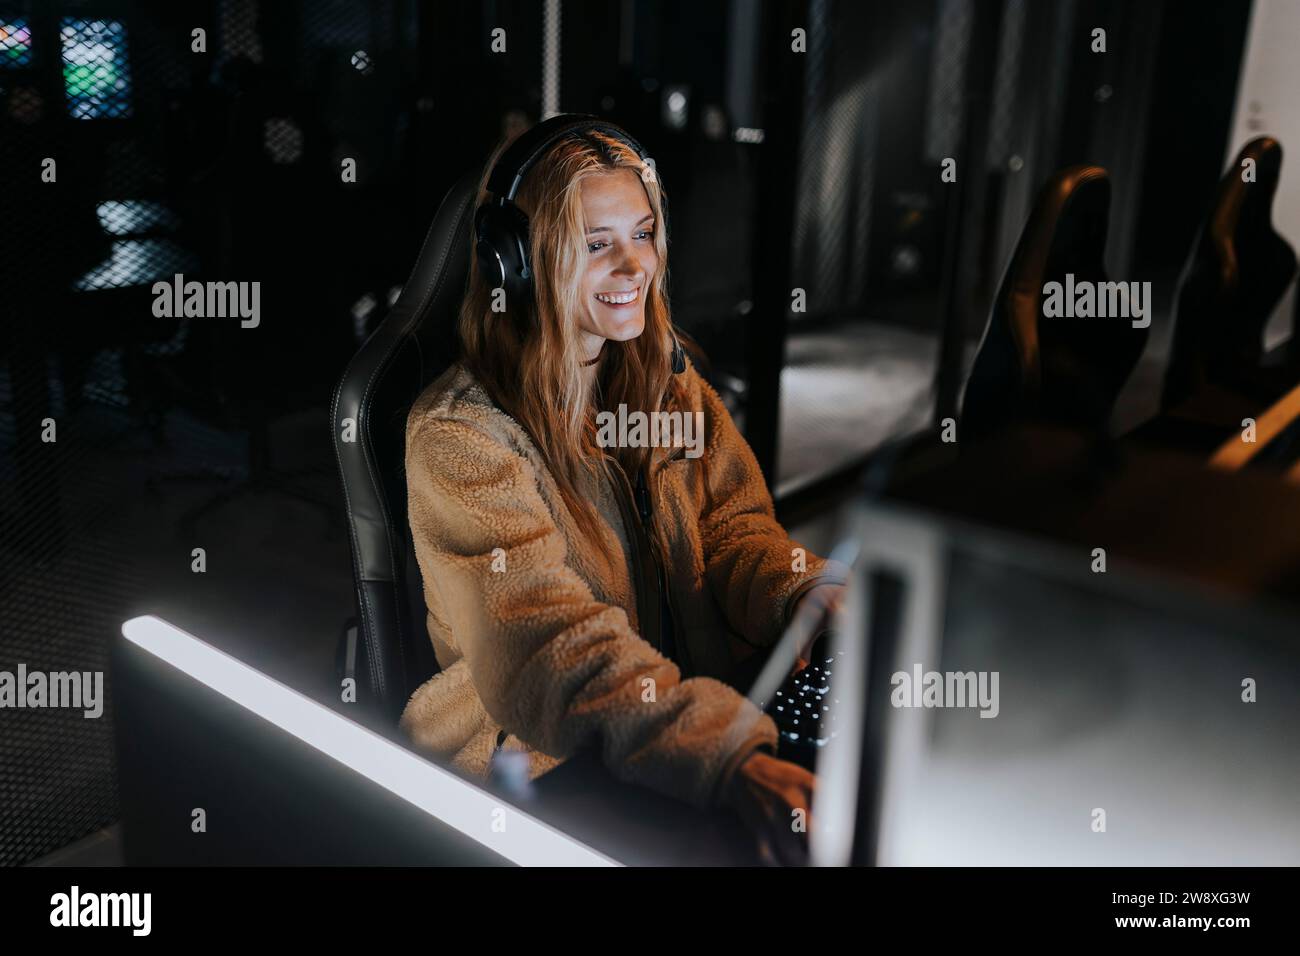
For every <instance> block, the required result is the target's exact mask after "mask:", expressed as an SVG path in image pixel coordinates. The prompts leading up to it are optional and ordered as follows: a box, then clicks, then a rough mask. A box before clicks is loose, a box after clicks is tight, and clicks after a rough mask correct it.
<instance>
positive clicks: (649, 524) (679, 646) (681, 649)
mask: <svg viewBox="0 0 1300 956" xmlns="http://www.w3.org/2000/svg"><path fill="white" fill-rule="evenodd" d="M668 460H672V459H671V457H670V458H669V459H668ZM664 464H667V462H664V463H662V464H661V465H660V467H659V470H658V471H656V472H653V474H654V477H655V491H656V492H657V493H658V495H659V500H660V501H662V500H663V478H664V468H663V465H664ZM647 467H648V466H647ZM636 478H637V503H638V505H639V506H640V508H641V521H642V522H643V523H644V525H645V529H646V533H647V536H648V537H649V538H650V544H651V547H652V548H653V550H654V554H655V557H656V559H657V560H656V561H655V571H656V572H657V573H658V576H659V590H660V592H661V593H662V594H663V596H664V601H665V603H666V604H667V605H668V613H669V615H670V616H671V618H672V622H671V623H672V628H673V647H674V648H676V650H677V657H678V663H679V664H680V665H682V667H683V669H685V668H686V665H687V663H688V662H689V660H690V657H689V655H688V654H687V652H686V647H685V642H684V641H683V640H682V630H681V627H680V626H679V623H678V622H680V621H681V617H680V616H679V615H678V613H677V606H676V604H674V603H673V592H672V588H670V587H669V586H668V572H667V565H668V559H667V556H666V555H665V553H664V548H663V542H662V541H661V540H660V538H659V535H658V533H657V531H656V529H655V523H654V510H653V508H652V507H651V503H650V502H651V499H650V491H649V489H648V488H646V484H645V475H644V473H643V472H642V473H638V474H637V476H636ZM662 623H663V622H662V621H661V622H660V626H661V628H662Z"/></svg>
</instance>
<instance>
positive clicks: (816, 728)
mask: <svg viewBox="0 0 1300 956" xmlns="http://www.w3.org/2000/svg"><path fill="white" fill-rule="evenodd" d="M843 654H844V651H843V650H840V651H837V652H835V653H834V654H833V655H832V654H830V653H828V652H821V653H818V654H817V655H815V657H814V659H813V660H812V661H811V662H810V663H809V664H808V666H807V667H805V668H804V669H803V670H802V671H800V672H799V673H797V674H791V675H790V676H789V677H787V678H786V680H785V683H783V684H782V685H781V687H780V689H779V690H777V692H776V694H775V695H774V696H773V698H772V699H771V700H770V701H768V702H767V703H766V704H765V705H764V707H763V710H764V711H765V712H766V713H767V714H768V715H770V716H771V718H772V720H774V721H775V722H776V729H777V731H778V732H779V733H780V735H781V736H780V741H779V743H778V745H777V756H779V757H781V758H782V759H783V760H792V761H794V762H795V763H798V764H802V765H803V766H805V767H807V768H808V769H810V770H811V769H812V766H813V764H814V763H815V762H816V759H817V752H818V750H819V749H820V748H821V747H823V746H825V745H826V742H827V741H828V740H830V739H831V738H832V737H834V736H835V730H836V728H835V713H836V706H835V705H836V704H837V703H839V701H838V700H837V699H836V697H835V691H834V689H833V684H832V681H833V678H834V671H835V665H836V664H837V662H839V661H840V660H842V655H843Z"/></svg>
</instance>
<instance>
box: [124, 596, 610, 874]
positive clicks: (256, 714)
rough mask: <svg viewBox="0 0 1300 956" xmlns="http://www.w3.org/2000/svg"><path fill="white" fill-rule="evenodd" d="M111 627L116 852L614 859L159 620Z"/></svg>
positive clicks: (434, 861) (288, 860) (412, 859)
mask: <svg viewBox="0 0 1300 956" xmlns="http://www.w3.org/2000/svg"><path fill="white" fill-rule="evenodd" d="M122 632H123V635H124V640H123V641H121V642H119V643H118V645H117V646H116V647H115V649H114V662H113V664H114V669H113V677H114V691H115V707H116V712H117V713H116V721H115V725H116V731H117V750H118V765H119V776H120V790H121V797H122V818H123V823H124V841H123V842H124V850H125V855H126V862H127V863H128V864H131V865H136V864H149V865H160V864H161V865H194V864H208V865H212V864H244V865H246V864H317V865H334V864H373V865H443V864H457V865H480V864H488V865H491V864H508V863H516V864H522V865H546V866H608V865H612V864H614V863H615V862H616V861H615V860H613V859H612V858H611V857H609V856H608V855H606V854H604V853H601V852H599V851H597V850H596V849H593V848H592V847H591V846H589V845H587V844H585V843H584V842H582V841H581V840H579V839H576V838H575V837H573V836H572V835H570V834H568V833H566V832H563V831H561V830H559V829H557V828H556V827H553V826H551V825H549V824H548V823H546V822H544V821H542V820H539V819H537V818H536V817H535V816H534V815H532V814H529V813H526V812H524V811H522V810H520V809H519V808H518V807H517V806H516V805H515V804H513V803H512V802H511V801H509V800H507V799H504V798H503V797H502V796H501V795H500V794H497V793H494V792H491V791H490V790H488V789H485V788H483V787H480V786H477V785H475V784H474V783H473V782H471V781H469V780H466V779H464V778H462V777H460V776H458V775H457V774H456V773H454V772H452V771H451V770H449V769H447V768H444V767H440V766H438V765H437V764H435V763H433V762H431V761H429V760H426V759H425V758H423V757H422V756H420V755H419V754H416V753H414V752H412V751H410V750H408V749H407V748H405V747H403V746H401V745H400V744H399V743H398V742H396V741H395V740H392V739H389V738H388V737H386V736H384V735H382V734H380V733H377V732H376V731H375V730H372V729H369V728H367V727H365V726H363V725H362V724H361V723H358V722H356V721H353V720H350V719H349V718H348V717H347V716H345V715H344V714H342V713H339V712H337V711H335V710H333V709H331V708H330V707H327V706H325V705H323V704H321V703H320V702H318V701H315V700H312V699H311V698H309V697H307V696H305V695H303V694H301V693H299V692H298V691H296V690H294V689H293V688H291V687H288V686H286V685H284V684H282V683H280V682H278V681H276V680H274V679H272V678H271V677H268V676H267V675H265V674H262V673H260V672H259V671H257V670H255V669H254V668H252V667H250V666H249V665H247V664H245V663H244V662H242V661H239V660H237V659H236V658H234V657H232V656H230V655H229V654H226V653H224V652H223V651H221V650H219V649H217V648H215V647H213V646H212V645H210V644H208V643H206V642H205V641H203V640H200V639H199V638H197V637H195V636H194V635H192V634H189V633H187V632H185V631H184V630H182V629H181V628H179V627H177V626H175V625H173V624H171V623H169V622H167V621H164V620H161V619H159V618H157V617H154V616H152V615H145V616H141V617H136V618H132V619H131V620H129V621H127V622H126V623H125V624H123V626H122Z"/></svg>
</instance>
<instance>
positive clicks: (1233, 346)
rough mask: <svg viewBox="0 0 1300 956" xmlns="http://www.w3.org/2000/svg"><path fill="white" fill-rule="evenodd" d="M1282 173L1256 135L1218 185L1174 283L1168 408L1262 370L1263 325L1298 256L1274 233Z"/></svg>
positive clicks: (1274, 150)
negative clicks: (1206, 389) (1275, 203)
mask: <svg viewBox="0 0 1300 956" xmlns="http://www.w3.org/2000/svg"><path fill="white" fill-rule="evenodd" d="M1248 160H1250V161H1252V165H1248V164H1247V161H1248ZM1248 171H1249V172H1248ZM1281 172H1282V146H1281V144H1280V143H1278V141H1277V140H1275V139H1273V138H1272V137H1270V136H1261V137H1259V138H1257V139H1253V140H1251V141H1250V142H1249V143H1247V144H1246V145H1245V146H1244V147H1243V148H1242V150H1241V152H1240V153H1238V154H1237V158H1236V159H1235V160H1234V161H1233V164H1232V166H1231V167H1230V168H1229V169H1228V171H1227V172H1226V173H1225V174H1224V176H1223V179H1222V180H1220V181H1219V188H1218V191H1217V192H1216V194H1215V197H1214V204H1213V206H1212V207H1211V208H1210V214H1209V218H1208V219H1207V220H1206V221H1205V223H1204V225H1203V226H1202V227H1201V232H1200V234H1199V236H1198V237H1197V241H1196V243H1195V245H1194V246H1193V247H1192V254H1191V257H1190V258H1189V260H1188V262H1187V266H1186V268H1185V269H1184V270H1183V275H1182V279H1181V281H1180V282H1179V287H1178V304H1177V306H1176V308H1175V315H1176V320H1175V325H1174V336H1173V343H1172V345H1171V347H1170V352H1169V366H1168V369H1167V370H1166V372H1165V388H1164V396H1163V399H1162V404H1163V405H1164V407H1166V408H1167V407H1169V406H1170V405H1173V404H1176V403H1178V402H1181V401H1183V400H1184V399H1186V398H1188V397H1189V396H1191V395H1192V393H1194V392H1195V391H1196V390H1197V389H1198V388H1199V387H1201V386H1202V385H1204V384H1206V383H1207V382H1223V381H1225V380H1227V379H1230V378H1232V377H1233V376H1234V375H1236V374H1238V373H1243V374H1245V375H1247V376H1249V373H1250V372H1251V371H1252V370H1254V369H1255V368H1256V367H1257V366H1258V364H1259V361H1260V358H1261V356H1262V354H1263V348H1264V345H1263V338H1264V326H1265V325H1267V324H1268V320H1269V317H1270V316H1271V315H1272V313H1273V310H1274V309H1275V308H1276V307H1277V304H1278V302H1279V300H1281V298H1282V295H1283V293H1285V292H1286V288H1287V285H1288V284H1289V283H1290V282H1291V278H1292V276H1293V275H1295V269H1296V257H1295V252H1294V251H1293V250H1292V249H1291V246H1290V244H1289V243H1287V241H1286V240H1285V239H1283V238H1282V237H1281V236H1280V235H1278V234H1277V232H1276V231H1275V230H1274V229H1273V221H1272V213H1273V196H1274V194H1275V193H1276V192H1277V184H1278V179H1279V177H1280V175H1281Z"/></svg>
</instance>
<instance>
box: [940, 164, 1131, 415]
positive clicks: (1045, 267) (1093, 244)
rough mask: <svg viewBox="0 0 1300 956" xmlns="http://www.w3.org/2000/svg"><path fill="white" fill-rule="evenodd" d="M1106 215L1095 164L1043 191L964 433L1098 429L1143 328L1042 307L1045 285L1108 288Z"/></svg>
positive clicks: (975, 373) (1105, 183)
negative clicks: (1027, 422)
mask: <svg viewBox="0 0 1300 956" xmlns="http://www.w3.org/2000/svg"><path fill="white" fill-rule="evenodd" d="M1109 217H1110V177H1109V175H1108V174H1107V172H1106V170H1104V169H1102V168H1101V167H1100V166H1071V167H1069V168H1067V169H1063V170H1061V171H1060V172H1058V173H1056V174H1055V175H1053V176H1052V177H1051V179H1049V180H1048V181H1047V183H1046V184H1045V185H1044V186H1043V188H1042V190H1041V191H1040V192H1039V194H1038V198H1037V199H1036V200H1035V202H1034V208H1033V210H1032V212H1031V213H1030V215H1029V220H1028V222H1026V223H1025V228H1024V230H1023V231H1022V232H1021V234H1020V240H1019V242H1017V244H1016V249H1015V252H1014V253H1013V254H1012V257H1011V261H1010V263H1009V265H1008V266H1007V271H1006V274H1005V275H1004V276H1003V279H1002V284H1001V286H1000V287H999V289H998V293H997V295H996V296H995V297H994V299H993V305H992V308H991V310H990V314H989V322H988V327H987V328H986V330H985V333H984V339H983V341H982V342H981V343H980V348H979V351H978V353H977V354H976V357H975V365H974V368H973V369H972V371H971V375H970V378H969V379H968V380H967V383H966V390H965V399H964V401H963V406H962V434H963V435H967V434H976V435H978V434H981V433H987V432H989V431H992V430H994V429H996V428H997V427H999V426H1001V425H1003V424H1007V423H1009V422H1010V421H1012V420H1021V419H1026V418H1034V419H1041V420H1046V421H1051V422H1054V423H1057V424H1065V425H1071V426H1076V427H1082V428H1087V429H1090V430H1103V429H1104V428H1105V426H1106V424H1107V422H1108V421H1109V418H1110V413H1111V411H1112V409H1113V408H1114V405H1115V399H1116V397H1117V396H1118V394H1119V391H1120V389H1121V387H1122V386H1123V384H1124V381H1125V379H1127V378H1128V375H1129V373H1130V372H1132V370H1133V367H1134V365H1136V364H1137V361H1138V359H1139V358H1140V357H1141V354H1142V349H1143V347H1144V346H1145V344H1146V329H1139V328H1134V327H1133V325H1132V322H1130V321H1128V320H1126V319H1124V318H1066V317H1059V318H1058V317H1053V318H1044V315H1043V308H1044V297H1045V296H1044V286H1045V285H1046V284H1047V283H1049V282H1059V283H1062V285H1063V286H1065V283H1066V276H1067V275H1073V277H1074V283H1075V285H1076V286H1077V285H1078V283H1080V282H1092V283H1101V282H1105V281H1107V279H1106V268H1105V263H1104V260H1105V254H1106V229H1107V226H1108V224H1109ZM1065 294H1066V293H1065V292H1064V291H1063V293H1062V295H1063V296H1064V295H1065ZM1148 308H1149V303H1148Z"/></svg>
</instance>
